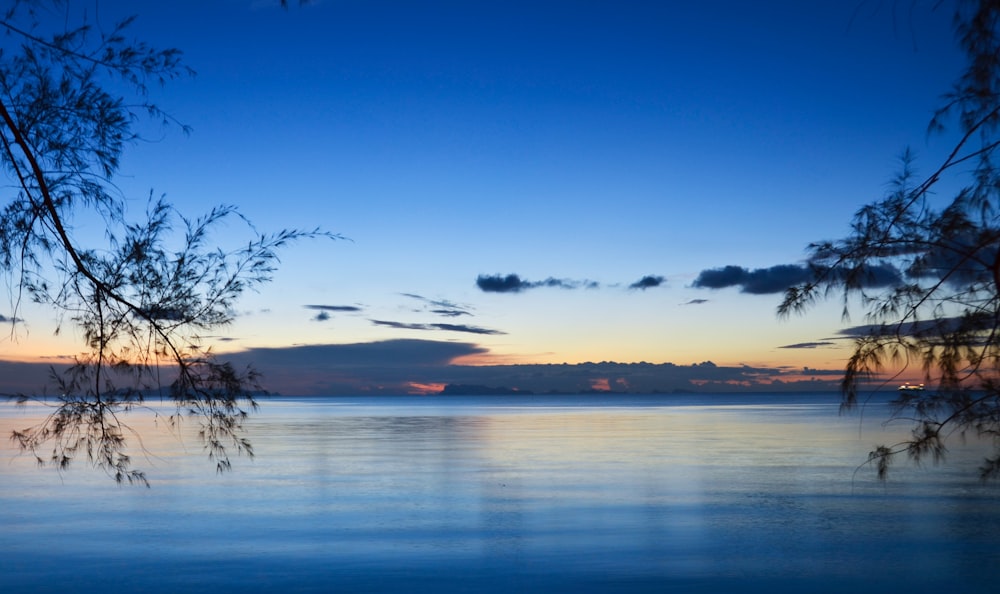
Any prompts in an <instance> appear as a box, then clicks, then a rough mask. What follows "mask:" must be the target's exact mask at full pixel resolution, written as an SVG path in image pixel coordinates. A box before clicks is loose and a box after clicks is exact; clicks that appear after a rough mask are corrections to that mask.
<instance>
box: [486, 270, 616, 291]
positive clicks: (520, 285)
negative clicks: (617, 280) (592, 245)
mask: <svg viewBox="0 0 1000 594" xmlns="http://www.w3.org/2000/svg"><path fill="white" fill-rule="evenodd" d="M476 286H477V287H479V289H480V290H482V291H484V292H486V293H520V292H521V291H525V290H527V289H536V288H539V287H549V288H558V289H597V288H599V287H600V286H601V285H600V283H598V282H596V281H591V280H582V281H577V280H570V279H564V278H554V277H549V278H547V279H545V280H543V281H528V280H523V279H522V278H521V277H520V276H518V275H516V274H508V275H506V276H504V275H500V274H494V275H486V274H480V275H479V276H478V277H477V278H476Z"/></svg>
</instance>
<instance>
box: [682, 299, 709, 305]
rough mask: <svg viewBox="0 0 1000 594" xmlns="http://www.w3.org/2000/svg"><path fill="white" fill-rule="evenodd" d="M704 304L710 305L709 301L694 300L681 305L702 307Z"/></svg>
mask: <svg viewBox="0 0 1000 594" xmlns="http://www.w3.org/2000/svg"><path fill="white" fill-rule="evenodd" d="M703 303H708V299H692V300H691V301H686V302H684V303H682V304H681V305H701V304H703Z"/></svg>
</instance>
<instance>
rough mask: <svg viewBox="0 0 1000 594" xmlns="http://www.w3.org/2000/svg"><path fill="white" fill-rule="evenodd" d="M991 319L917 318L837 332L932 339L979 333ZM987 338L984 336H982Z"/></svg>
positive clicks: (989, 326) (989, 328) (984, 330)
mask: <svg viewBox="0 0 1000 594" xmlns="http://www.w3.org/2000/svg"><path fill="white" fill-rule="evenodd" d="M992 328H993V320H992V318H990V317H989V316H987V315H970V316H968V317H965V318H963V317H946V318H937V319H933V320H917V321H914V322H903V323H899V324H886V325H884V326H881V325H878V324H866V325H863V326H851V327H849V328H842V329H841V330H838V331H837V334H839V335H841V336H844V337H847V338H862V337H865V336H908V337H919V338H925V339H930V340H933V339H935V338H937V337H940V336H942V335H945V334H949V333H952V332H959V331H962V332H971V333H975V332H978V333H980V334H981V335H983V334H985V333H986V332H987V331H989V330H992ZM982 339H983V340H987V337H986V336H982Z"/></svg>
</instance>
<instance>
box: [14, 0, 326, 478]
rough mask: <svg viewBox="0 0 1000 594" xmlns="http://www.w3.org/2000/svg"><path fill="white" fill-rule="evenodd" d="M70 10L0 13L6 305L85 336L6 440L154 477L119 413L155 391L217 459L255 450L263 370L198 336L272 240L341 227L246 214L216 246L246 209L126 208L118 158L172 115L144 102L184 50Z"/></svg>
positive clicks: (257, 275)
mask: <svg viewBox="0 0 1000 594" xmlns="http://www.w3.org/2000/svg"><path fill="white" fill-rule="evenodd" d="M73 8H74V6H73V5H72V3H71V2H69V1H67V0H14V1H13V2H12V3H11V5H10V7H9V8H8V9H7V10H6V11H5V12H4V13H3V16H2V19H0V30H2V31H3V38H2V46H0V164H2V167H3V170H4V173H5V174H6V176H7V178H8V181H9V184H10V187H12V188H13V191H12V195H11V196H10V197H9V199H8V201H7V203H6V205H5V206H4V208H3V218H2V222H0V268H2V270H3V271H4V272H5V273H6V275H7V278H8V284H9V286H10V288H11V296H12V305H13V308H14V314H15V315H14V316H12V317H13V318H14V319H15V320H16V318H17V313H18V311H19V310H20V308H21V304H22V303H23V300H24V299H31V300H32V301H34V302H37V303H40V304H44V305H48V306H51V307H52V308H54V309H55V310H57V311H59V312H62V313H61V315H60V319H61V320H64V321H65V320H68V321H69V322H70V323H72V324H75V325H76V326H77V327H78V328H79V329H80V330H81V331H82V334H83V337H84V340H85V343H86V347H87V351H86V354H84V355H81V356H79V357H78V358H77V360H76V362H75V364H74V365H72V366H71V367H70V368H69V369H68V371H66V372H64V373H57V372H56V371H55V370H53V371H52V379H53V381H54V383H55V388H56V393H57V398H56V399H55V402H54V404H52V410H51V412H50V414H49V415H48V416H47V417H46V418H45V419H44V421H42V422H41V423H40V424H38V425H35V426H33V427H29V428H26V429H24V430H21V431H15V432H14V433H13V435H12V438H13V440H14V441H15V442H16V443H17V445H18V446H19V447H20V449H21V450H22V451H23V452H30V453H31V454H33V455H34V456H35V457H36V459H37V461H38V463H39V464H40V465H51V466H55V467H57V468H60V469H64V468H66V467H68V466H69V465H70V464H71V462H73V461H74V460H75V459H77V458H78V457H80V456H85V457H86V459H87V460H89V462H90V463H92V464H93V465H94V466H96V467H97V468H100V469H103V470H104V471H106V472H108V473H109V474H110V475H111V476H113V477H114V478H115V480H117V481H118V482H119V483H121V482H124V481H127V482H129V483H138V484H145V485H147V486H148V482H147V479H146V476H145V474H144V473H143V472H142V471H140V470H137V469H136V468H134V466H133V463H132V458H131V456H130V453H129V452H130V451H131V450H130V444H133V443H135V442H137V441H140V440H139V439H138V435H137V434H136V433H135V432H134V431H133V430H132V429H131V428H130V426H129V425H128V422H127V420H128V413H129V411H132V410H134V409H135V408H137V407H143V406H144V405H145V403H147V400H148V399H149V398H151V397H157V398H161V399H166V400H169V401H171V402H172V403H173V404H174V405H175V409H174V410H175V412H174V413H173V414H170V415H169V421H170V423H171V424H172V426H177V425H178V424H179V423H181V422H182V419H185V418H193V419H196V422H197V423H198V424H199V432H198V434H199V436H200V438H201V439H202V441H203V443H204V445H205V448H206V450H207V453H208V456H209V458H210V459H212V460H213V461H214V462H215V463H216V467H217V469H218V470H220V471H222V470H225V469H228V468H229V467H230V458H229V456H230V453H231V452H236V453H241V454H246V455H251V456H252V454H253V449H252V446H251V443H250V442H249V440H247V438H246V437H245V435H244V432H243V421H244V420H245V419H246V417H247V414H248V412H249V411H251V410H253V409H255V408H256V402H255V400H254V393H255V392H257V391H258V390H260V385H259V381H258V380H259V377H258V375H257V374H256V372H254V370H253V369H250V368H248V369H242V370H237V369H235V368H234V367H233V366H231V365H230V364H228V363H226V362H223V361H220V360H219V359H218V358H216V357H215V356H214V354H213V353H212V352H211V350H210V349H209V348H208V347H206V346H204V344H203V341H202V339H201V335H202V333H204V332H206V331H209V330H212V329H217V328H219V327H221V326H225V325H227V324H229V323H231V322H232V320H233V315H234V314H233V309H232V308H233V304H234V303H235V301H236V300H237V299H238V298H239V297H240V295H241V294H242V293H243V292H244V291H246V290H247V289H251V288H253V287H255V286H257V285H259V284H261V283H264V282H267V281H268V280H270V278H271V276H272V273H273V271H274V270H275V265H276V263H277V251H278V250H279V249H280V248H281V247H283V246H284V245H286V244H287V243H288V242H290V241H294V240H298V239H302V238H305V237H316V236H327V237H336V236H333V235H331V234H328V233H324V232H321V231H319V230H313V231H298V230H284V231H280V232H278V233H274V234H259V233H257V232H256V231H254V230H253V227H252V226H250V225H249V223H248V226H247V229H248V232H249V234H250V239H249V240H248V241H247V242H246V243H244V244H242V245H241V246H240V247H238V248H236V249H232V250H224V249H222V248H218V247H216V246H213V245H211V244H210V242H209V235H208V234H209V232H210V230H211V229H212V228H213V227H215V226H217V225H218V224H219V223H220V222H222V221H225V220H233V219H235V220H241V221H245V219H243V218H242V217H241V216H240V215H239V213H238V211H237V210H236V209H235V208H233V207H231V206H219V207H217V208H215V209H213V210H211V211H210V212H208V213H207V214H205V215H204V216H201V217H198V218H187V217H185V216H183V215H182V214H181V213H179V212H177V211H176V209H174V208H173V207H172V206H171V205H170V204H169V203H168V202H166V201H165V200H164V199H162V198H160V199H153V198H152V194H151V195H150V199H149V201H148V209H147V212H146V216H145V219H144V220H142V221H139V222H134V221H130V220H129V218H128V217H127V212H126V197H125V196H123V195H122V194H121V192H120V191H119V190H118V188H117V187H116V186H115V184H114V176H115V174H116V172H117V170H118V165H119V161H120V158H121V155H122V153H123V152H124V151H125V150H126V149H127V148H128V147H130V146H132V145H133V144H134V143H135V142H137V141H138V140H140V139H141V134H140V133H139V131H138V130H139V124H140V123H141V122H142V121H143V120H145V119H151V120H153V121H154V122H161V123H163V124H164V125H172V124H173V125H176V124H177V123H176V122H174V121H173V119H172V118H171V117H170V116H169V114H167V113H166V112H164V111H163V110H161V109H160V108H159V107H158V106H157V105H156V104H155V103H153V102H152V101H151V100H150V99H149V92H150V85H152V84H154V83H155V84H163V83H165V82H167V81H169V80H171V79H175V78H177V77H179V76H186V75H188V74H190V73H191V71H190V70H189V69H188V68H187V67H186V66H185V65H184V64H183V62H182V60H181V53H180V52H179V51H178V50H175V49H166V50H160V49H155V48H152V47H150V46H148V45H146V44H144V43H142V42H132V41H128V40H127V39H126V36H125V33H126V31H127V29H128V27H129V25H130V23H131V22H132V19H127V20H125V21H123V22H121V23H118V24H117V25H115V26H114V27H113V28H111V29H110V30H109V31H108V32H101V30H100V28H99V27H97V26H95V23H93V22H89V21H88V19H87V17H86V16H81V15H85V14H86V13H85V12H83V11H81V12H80V13H75V12H73ZM53 17H55V18H53ZM77 17H78V20H74V19H76V18H77ZM52 22H58V23H72V22H77V23H78V24H77V25H75V26H65V25H64V26H61V27H60V28H58V29H52V28H51V27H49V26H47V25H46V23H52ZM181 127H182V128H183V126H181ZM84 213H86V214H87V215H88V216H98V217H100V218H101V219H103V222H104V224H105V225H106V226H107V229H108V232H107V238H108V240H107V245H103V246H99V247H98V246H88V245H83V244H82V243H81V241H80V240H79V239H78V238H77V237H76V236H75V235H74V232H73V221H74V218H75V217H79V216H81V215H82V214H84ZM61 325H62V322H61V323H60V326H61ZM14 331H15V330H14V328H13V327H12V330H11V332H12V333H13V332H14ZM28 398H29V397H28V396H27V395H18V396H17V399H18V401H19V402H21V403H24V402H26V401H27V400H28ZM44 402H49V401H44Z"/></svg>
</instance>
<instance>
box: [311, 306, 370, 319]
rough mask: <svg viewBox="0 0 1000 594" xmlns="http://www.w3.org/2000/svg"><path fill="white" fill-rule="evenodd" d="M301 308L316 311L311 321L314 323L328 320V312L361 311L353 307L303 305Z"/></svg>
mask: <svg viewBox="0 0 1000 594" xmlns="http://www.w3.org/2000/svg"><path fill="white" fill-rule="evenodd" d="M302 307H304V308H306V309H312V310H317V311H318V312H319V313H317V314H316V315H315V316H313V318H312V320H313V321H314V322H325V321H327V320H329V319H330V312H358V311H361V308H360V307H357V306H355V305H303V306H302Z"/></svg>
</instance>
